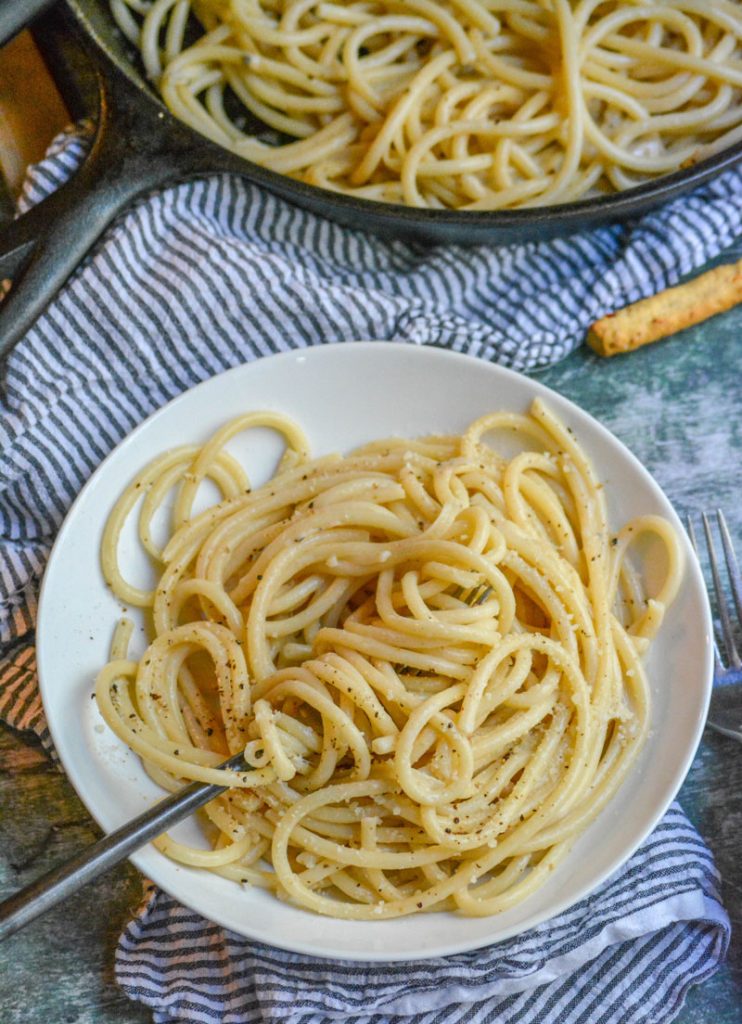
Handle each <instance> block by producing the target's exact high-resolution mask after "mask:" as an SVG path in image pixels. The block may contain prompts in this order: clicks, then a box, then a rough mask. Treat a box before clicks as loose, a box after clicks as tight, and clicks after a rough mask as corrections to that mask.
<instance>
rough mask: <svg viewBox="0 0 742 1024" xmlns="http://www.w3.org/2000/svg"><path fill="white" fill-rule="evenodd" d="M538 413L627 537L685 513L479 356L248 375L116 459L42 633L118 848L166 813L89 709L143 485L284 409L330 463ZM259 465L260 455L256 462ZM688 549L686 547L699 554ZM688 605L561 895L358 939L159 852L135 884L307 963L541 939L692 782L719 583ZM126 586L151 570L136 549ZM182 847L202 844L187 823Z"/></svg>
mask: <svg viewBox="0 0 742 1024" xmlns="http://www.w3.org/2000/svg"><path fill="white" fill-rule="evenodd" d="M536 396H541V397H543V398H544V399H545V400H546V401H547V402H548V403H549V405H550V407H551V408H552V409H553V410H554V411H555V412H556V413H557V414H558V415H559V416H560V417H561V418H562V419H563V421H564V422H565V423H566V424H567V425H568V426H570V427H572V429H573V430H574V431H575V434H576V436H577V438H578V440H579V441H580V442H581V443H582V445H583V446H584V447H585V449H586V450H587V452H588V453H589V455H590V456H591V457H592V458H593V460H594V463H595V465H596V467H597V470H598V473H599V475H600V477H601V479H602V480H603V481H604V482H605V484H606V489H607V492H608V497H609V507H610V511H611V516H612V520H613V523H612V525H614V526H618V525H619V524H620V523H622V522H623V521H625V520H626V519H628V518H630V517H632V516H635V515H637V514H639V513H645V512H654V513H658V514H660V515H664V516H667V517H668V518H669V519H671V520H672V522H673V523H674V524H675V526H676V528H677V530H678V532H679V533H680V535H681V537H685V532H684V531H683V529H682V526H681V524H680V522H679V521H678V519H677V517H676V515H675V513H674V512H673V509H672V507H671V506H670V504H669V502H668V501H667V499H666V498H665V497H664V495H663V494H662V492H661V491H660V489H659V487H658V486H657V484H656V483H655V482H654V481H653V480H652V478H651V477H650V476H649V474H648V473H647V472H646V470H645V469H643V468H642V466H641V465H640V464H639V462H638V461H637V460H636V459H635V458H634V456H633V455H631V454H630V452H628V451H627V449H626V448H624V447H623V445H622V444H620V443H619V442H618V441H617V440H616V439H615V438H614V437H613V436H612V435H611V434H609V433H608V431H607V430H605V429H604V428H603V427H601V426H600V425H599V424H598V423H597V422H596V421H595V420H593V419H592V418H591V417H590V416H588V415H587V413H585V412H582V411H581V410H580V409H578V408H577V407H576V406H575V405H573V404H572V403H571V402H568V401H567V400H566V399H564V398H562V397H561V396H559V395H557V394H556V393H555V392H552V391H550V390H549V389H547V388H545V387H543V386H542V385H540V384H538V383H537V382H535V381H533V380H530V379H529V378H527V377H522V376H520V375H518V374H516V373H512V372H510V371H508V370H504V369H502V368H500V367H497V366H494V365H491V364H488V363H482V362H479V361H477V360H475V359H472V358H470V357H467V356H462V355H457V354H454V353H450V352H444V351H439V350H436V349H419V348H415V347H411V346H406V345H395V344H388V343H384V342H365V343H360V342H359V343H354V344H347V345H330V346H325V347H322V348H315V349H310V350H305V351H302V352H300V353H294V352H291V353H287V354H283V355H279V356H274V357H271V358H268V359H261V360H260V361H259V362H255V363H250V364H248V365H246V366H240V367H237V368H236V369H234V370H231V371H229V372H227V373H224V374H222V375H221V376H219V377H215V378H213V379H212V380H209V381H206V382H205V383H203V384H201V385H199V386H198V387H196V388H194V389H193V390H192V391H189V392H187V393H186V394H184V395H182V396H181V397H180V398H177V399H176V400H175V401H173V402H171V403H170V404H169V405H167V406H165V408H163V409H161V410H160V411H159V412H157V413H156V414H155V415H153V416H152V417H150V419H148V420H147V421H146V422H145V423H143V424H141V426H139V427H138V428H137V429H136V430H135V431H134V432H133V433H132V434H131V435H130V436H129V437H128V438H126V440H125V441H124V442H123V443H122V444H121V445H119V447H118V448H116V450H115V451H114V452H113V453H112V454H111V455H109V457H108V458H107V459H106V460H105V462H104V463H103V465H102V466H100V468H99V469H98V470H97V472H96V473H95V474H94V475H93V477H92V478H91V480H90V481H89V483H88V484H87V486H86V487H85V488H84V490H83V491H82V493H81V494H80V496H79V498H78V499H77V501H76V502H75V504H74V506H73V507H72V509H71V511H70V513H69V515H68V517H67V520H66V522H65V523H64V526H63V527H62V530H61V531H60V534H59V537H58V539H57V542H56V544H55V546H54V550H53V552H52V556H51V559H50V562H49V566H48V568H47V571H46V576H45V578H44V584H43V587H42V595H41V606H40V609H39V628H38V665H39V675H40V681H41V692H42V696H43V701H44V707H45V709H46V714H47V717H48V720H49V726H50V728H51V733H52V736H53V738H54V742H55V744H56V747H57V750H58V751H59V755H60V757H61V758H62V762H63V764H64V767H65V769H66V770H67V774H68V775H69V777H70V779H71V781H72V783H73V785H74V786H75V788H76V790H77V792H78V793H79V795H80V797H81V798H82V800H83V801H84V802H85V804H86V805H87V807H88V809H89V810H90V812H91V814H92V815H93V816H94V817H95V818H96V820H97V821H98V822H99V824H100V825H101V827H102V828H103V829H105V830H106V831H110V830H112V829H114V828H116V827H118V826H120V825H122V824H123V823H124V822H126V821H127V820H128V819H130V818H132V817H133V816H134V815H136V814H138V813H140V812H142V811H143V810H145V809H146V808H147V807H149V806H150V805H151V804H152V802H153V801H154V800H156V799H157V798H158V797H159V796H161V795H162V794H161V791H160V790H159V789H158V788H157V787H156V786H155V785H154V784H153V783H152V782H151V781H150V780H149V779H148V777H147V776H146V774H145V773H144V771H143V770H142V768H141V765H140V763H139V760H138V758H137V757H136V756H134V755H132V754H131V753H130V752H129V751H128V750H126V749H125V748H124V746H123V745H122V744H121V743H120V742H119V741H118V740H117V739H116V738H115V737H114V736H113V735H112V734H111V732H110V731H109V730H108V728H107V727H106V726H105V725H104V724H103V722H102V720H101V718H100V716H99V714H98V711H97V707H96V704H95V701H93V700H91V699H90V695H91V691H92V687H93V681H94V679H95V675H96V673H97V671H98V669H99V667H100V666H101V665H102V664H103V663H104V662H105V661H106V659H107V652H108V645H109V643H110V638H111V631H112V627H113V625H114V622H115V620H116V619H117V617H119V616H120V614H121V608H120V606H119V603H118V602H117V601H116V600H115V599H114V597H113V596H112V595H111V593H110V592H109V591H108V589H107V587H106V586H105V584H104V582H103V578H102V575H101V571H100V568H99V562H98V550H99V544H100V538H101V532H102V529H103V524H104V522H105V519H106V517H107V515H108V512H109V511H110V509H111V507H112V506H113V503H114V501H115V499H116V497H117V496H118V494H119V493H120V491H121V490H122V488H123V487H124V485H125V484H126V483H127V481H128V480H129V479H130V478H131V477H132V476H133V475H134V473H135V472H136V471H137V470H138V469H140V468H141V466H142V465H143V464H144V463H145V462H146V461H147V460H148V459H149V458H151V457H152V456H153V455H154V454H156V453H158V452H161V451H163V450H164V449H166V448H170V447H174V446H177V445H180V444H183V443H186V442H199V441H203V440H204V439H206V438H207V437H208V436H209V434H210V433H211V432H212V431H213V430H215V429H216V428H217V427H218V426H220V425H221V424H222V423H224V422H225V420H227V419H229V418H230V417H232V416H235V415H237V414H238V413H240V412H243V411H245V410H250V409H277V410H280V411H282V412H285V413H288V414H289V415H291V416H292V417H294V418H295V419H296V420H298V421H299V423H301V424H302V425H303V426H304V427H305V429H306V430H307V433H308V435H309V437H310V439H311V441H312V444H313V450H314V452H315V453H316V454H320V453H326V452H330V451H338V450H339V451H347V450H348V449H350V448H352V447H353V446H355V445H358V444H360V443H362V442H364V441H369V440H371V439H373V438H379V437H383V436H385V435H389V434H401V435H404V436H414V435H419V434H425V433H430V432H442V431H459V430H461V429H463V428H464V427H465V426H466V425H467V424H468V423H469V422H470V421H471V420H472V419H473V418H475V417H476V416H479V415H481V414H482V413H485V412H488V411H491V410H494V409H512V410H517V411H525V410H526V409H527V408H528V406H529V404H530V402H531V401H532V399H533V398H535V397H536ZM271 440H272V439H271V438H270V437H269V436H268V435H267V433H266V434H265V435H261V437H260V438H259V442H260V443H259V444H257V448H258V449H259V451H258V452H257V454H256V453H253V456H252V464H253V466H254V467H255V472H254V474H253V481H254V482H260V481H261V475H262V477H263V478H264V477H265V476H266V475H267V473H268V472H270V470H271V469H272V465H273V462H274V459H275V444H271V443H270V442H271ZM253 447H255V445H253ZM684 543H685V544H686V547H687V546H688V545H687V542H686V541H684ZM688 555H689V558H688V564H687V569H686V575H685V579H684V583H683V586H682V589H681V593H680V595H679V597H678V599H677V601H676V602H675V604H674V605H673V606H672V608H671V610H670V612H669V614H668V616H667V618H666V620H665V623H664V625H663V627H662V630H661V633H660V635H659V637H658V639H657V640H656V642H655V644H654V645H653V647H652V650H651V653H650V657H649V659H648V662H647V666H648V670H649V675H650V680H651V689H652V726H651V734H650V737H649V740H648V741H647V743H646V746H645V748H644V750H643V751H642V753H641V755H640V758H639V761H638V763H637V765H636V766H635V767H634V769H633V773H632V775H631V777H630V778H629V780H628V781H627V782H626V783H625V784H624V786H623V788H622V789H621V791H620V792H619V793H618V794H617V795H616V797H615V798H614V800H613V801H612V802H611V804H610V805H609V806H608V807H607V808H606V809H605V811H604V812H603V813H602V814H601V816H600V817H599V818H598V819H597V820H596V821H595V823H594V824H593V825H592V826H591V827H590V828H589V830H588V831H587V832H586V833H585V834H584V835H583V836H582V837H581V838H580V839H579V841H578V842H577V843H576V845H575V847H574V848H573V850H572V852H571V854H570V855H569V857H568V858H567V860H566V861H565V862H564V863H563V864H562V865H561V867H560V868H559V869H558V870H557V871H555V872H554V875H553V877H552V878H551V879H550V880H549V882H548V884H546V885H545V886H543V888H541V889H540V890H539V891H538V892H536V893H535V894H534V895H533V896H531V897H530V898H529V899H527V900H526V901H525V902H523V903H521V904H520V905H519V906H516V907H515V908H513V909H511V910H509V911H507V912H506V913H504V914H500V915H499V916H495V917H489V918H465V917H460V916H457V915H454V914H444V913H439V914H425V915H424V916H419V917H408V918H402V919H399V920H392V921H373V922H355V921H353V922H348V921H337V920H333V919H330V918H325V917H320V916H316V915H313V914H310V913H308V912H306V911H304V910H299V909H296V908H294V907H291V906H289V905H287V904H285V903H282V902H280V901H279V900H277V899H275V897H273V896H271V895H269V894H267V893H265V892H262V891H259V890H247V889H244V888H242V887H240V886H238V885H236V884H235V883H232V882H228V881H227V880H225V879H222V878H220V877H218V876H216V875H212V874H209V873H207V872H201V871H197V870H193V869H189V868H186V867H181V866H178V865H176V864H174V863H173V862H172V861H170V860H168V859H167V858H165V857H164V856H162V855H161V854H160V853H158V852H157V851H156V850H155V849H153V848H152V847H151V846H148V847H146V848H145V849H143V850H141V851H140V852H139V853H137V855H136V856H135V857H132V860H133V862H134V863H135V864H136V866H137V867H138V868H139V869H140V870H141V871H142V872H144V873H145V874H146V875H148V876H149V877H150V878H152V879H153V880H154V881H155V882H156V883H157V884H158V885H160V886H161V887H162V888H163V889H165V890H166V891H167V892H169V893H170V894H171V895H172V896H174V897H175V898H176V899H178V900H180V901H181V902H182V903H184V904H186V905H187V906H189V907H191V908H192V909H193V910H196V911H198V912H199V913H201V914H203V915H204V916H205V917H207V918H210V919H211V920H212V921H217V922H218V923H219V924H222V925H224V926H226V927H228V928H231V929H233V930H234V931H236V932H239V933H241V934H243V935H246V936H249V937H252V938H255V939H259V940H260V941H262V942H266V943H270V944H272V945H275V946H281V947H283V948H286V949H290V950H294V951H297V952H305V953H311V954H315V955H317V956H325V957H337V958H342V959H354V960H405V959H413V958H422V957H432V956H439V955H444V954H448V953H453V952H459V951H462V950H467V949H475V948H478V947H481V946H485V945H487V944H489V943H491V942H496V941H499V940H501V939H504V938H506V937H508V936H511V935H514V934H517V933H518V932H521V931H524V930H526V929H528V928H531V927H533V926H534V925H536V924H538V923H539V922H541V921H543V920H545V919H547V918H549V917H552V916H553V915H554V914H556V913H558V912H559V911H561V910H563V909H565V908H566V907H568V906H570V905H571V904H573V903H575V902H576V901H577V900H579V899H580V898H581V897H583V896H585V895H586V894H588V893H589V892H590V891H591V890H593V889H595V888H596V886H598V885H599V884H600V883H601V882H602V881H603V880H604V879H605V878H606V877H607V876H608V875H610V874H611V873H612V872H614V871H615V870H616V869H617V868H618V867H619V866H620V865H621V864H622V863H623V862H624V861H625V860H626V859H627V858H628V857H629V856H630V855H631V854H632V852H633V851H634V850H635V849H636V848H637V846H639V844H640V843H641V842H642V840H643V839H644V838H645V837H646V836H647V835H648V834H649V832H650V831H651V830H652V828H653V827H654V826H655V825H656V823H657V822H658V821H659V819H660V818H661V817H662V815H663V813H664V811H665V810H666V809H667V807H668V805H669V803H670V801H671V800H672V798H673V797H674V796H675V794H676V792H677V790H678V788H679V787H680V784H681V782H682V781H683V778H684V776H685V774H686V772H687V770H688V768H689V766H690V764H691V761H692V759H693V755H694V753H695V750H696V746H697V744H698V742H699V739H700V735H701V731H702V728H703V722H704V720H705V715H706V709H707V704H708V699H709V694H710V684H711V641H710V637H711V625H710V619H709V613H708V604H707V601H706V596H705V591H704V587H703V580H702V579H701V576H700V573H699V570H698V568H697V565H696V562H695V560H694V559H693V558H692V557H690V550H689V549H688ZM122 558H123V562H124V564H125V565H126V566H127V568H130V569H132V570H133V571H135V572H141V571H142V570H143V563H142V562H141V559H140V556H139V555H138V554H137V548H136V544H135V543H134V540H133V538H131V543H129V541H128V540H125V543H124V547H123V549H122ZM175 834H176V835H177V836H178V838H184V837H185V838H186V839H188V838H191V839H193V838H195V839H196V841H198V836H199V831H198V826H197V825H196V824H195V823H194V822H192V821H191V822H188V823H185V824H184V825H183V826H180V827H179V830H178V831H176V833H175Z"/></svg>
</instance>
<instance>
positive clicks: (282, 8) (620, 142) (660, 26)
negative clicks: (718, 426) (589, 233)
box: [110, 0, 742, 210]
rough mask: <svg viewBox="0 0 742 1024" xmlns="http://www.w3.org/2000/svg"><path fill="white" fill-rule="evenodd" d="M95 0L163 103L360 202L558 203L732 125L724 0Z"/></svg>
mask: <svg viewBox="0 0 742 1024" xmlns="http://www.w3.org/2000/svg"><path fill="white" fill-rule="evenodd" d="M110 2H111V8H112V11H113V14H114V17H115V18H116V21H117V22H118V25H119V26H120V28H121V29H122V31H123V32H124V33H125V34H126V35H127V36H128V38H129V39H130V40H131V42H132V43H133V44H135V45H136V46H137V47H138V49H139V51H140V53H141V59H142V62H143V64H144V68H145V70H146V73H147V75H148V77H149V78H150V79H151V81H152V82H153V84H154V85H155V86H156V87H157V89H158V90H159V91H160V93H161V95H162V97H163V99H164V100H165V102H166V103H167V105H168V107H169V108H170V110H171V111H172V112H173V113H174V114H175V115H176V116H177V117H179V118H181V119H182V120H183V121H185V122H186V123H188V124H189V125H191V126H192V127H193V128H195V129H196V130H197V131H199V132H201V133H202V134H203V135H206V136H208V137H209V138H210V139H213V140H214V141H215V142H217V143H219V144H220V145H222V146H224V147H226V148H227V149H231V150H233V151H234V152H236V153H239V154H240V155H241V156H244V157H246V158H247V159H248V160H252V161H254V162H255V163H257V164H260V165H262V166H264V167H267V168H270V169H272V170H274V171H278V172H280V173H282V174H287V175H291V176H292V177H295V178H298V179H300V180H302V181H305V182H309V183H310V184H313V185H318V186H320V187H322V188H326V189H333V190H337V191H340V192H345V193H349V194H351V195H356V196H362V197H365V198H368V199H375V200H382V201H386V202H391V203H404V204H406V205H409V206H418V207H433V208H462V209H466V210H495V209H505V208H510V207H519V206H542V205H550V204H555V203H565V202H569V201H572V200H577V199H579V198H580V197H582V196H584V195H586V194H588V193H599V192H602V191H613V190H621V189H626V188H629V187H631V186H632V185H634V184H637V183H639V182H641V181H644V180H647V179H650V178H652V177H655V176H657V175H662V174H667V173H669V172H672V171H676V170H678V169H679V168H681V167H683V166H685V165H687V164H690V163H693V162H695V161H697V160H698V159H700V158H702V157H703V156H705V155H708V154H710V153H712V152H714V151H715V150H717V149H721V148H724V147H726V146H729V145H731V144H732V143H733V142H736V141H738V140H740V139H742V102H741V99H740V97H741V95H742V94H741V88H742V47H741V45H740V44H741V42H742V3H740V0H715V2H714V3H707V2H705V0H646V2H644V3H640V2H632V0H611V2H605V0H581V2H578V3H570V2H568V0H357V2H351V3H345V2H343V3H339V2H334V0H154V2H150V0H110ZM194 29H195V31H194ZM257 122H260V123H262V125H263V126H265V127H267V128H268V129H271V130H272V131H273V132H274V133H278V137H277V138H276V139H273V140H265V139H263V138H258V137H256V133H255V126H256V123H257Z"/></svg>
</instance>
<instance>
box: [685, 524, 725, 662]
mask: <svg viewBox="0 0 742 1024" xmlns="http://www.w3.org/2000/svg"><path fill="white" fill-rule="evenodd" d="M685 527H686V529H687V531H688V536H689V537H690V542H691V545H692V546H693V550H694V551H695V553H696V558H697V559H698V562H699V565H700V562H701V558H700V553H699V550H698V541H697V540H696V531H695V530H694V528H693V520H692V519H691V517H690V516H686V517H685ZM702 571H703V570H702ZM713 641H714V676H719V675H721V673H722V672H723V671H724V666H723V665H722V663H721V658H720V656H719V645H718V643H717V642H716V637H715V636H714V638H713Z"/></svg>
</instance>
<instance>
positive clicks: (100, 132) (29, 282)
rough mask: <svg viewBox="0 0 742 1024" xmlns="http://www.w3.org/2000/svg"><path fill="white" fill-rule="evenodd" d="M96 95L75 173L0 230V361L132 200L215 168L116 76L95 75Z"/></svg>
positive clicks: (208, 151) (206, 152)
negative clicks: (90, 135) (3, 287)
mask: <svg viewBox="0 0 742 1024" xmlns="http://www.w3.org/2000/svg"><path fill="white" fill-rule="evenodd" d="M98 89H99V105H98V122H97V130H96V135H95V138H94V140H93V144H92V148H91V150H90V153H89V154H88V156H87V158H86V159H85V161H84V163H83V165H82V167H81V168H80V169H79V170H78V171H77V172H76V174H75V175H74V177H73V178H72V179H70V181H68V182H66V183H65V184H64V185H63V186H62V187H61V188H59V189H58V190H57V191H56V192H54V193H52V194H51V195H50V196H49V197H48V198H46V199H44V200H43V201H42V202H41V203H39V204H38V206H34V207H33V208H32V209H31V210H29V212H28V213H26V214H23V215H22V216H20V217H19V218H18V219H17V220H15V221H13V222H12V223H11V224H8V225H7V226H6V227H5V228H3V229H2V230H0V282H1V281H3V280H11V281H12V282H13V284H12V286H11V288H10V292H9V294H8V295H7V296H6V298H5V300H4V301H3V302H2V303H0V360H1V359H2V358H3V357H4V356H5V355H7V354H8V352H10V350H11V349H12V348H13V346H14V345H15V344H16V343H17V342H18V341H20V339H21V338H22V337H23V336H24V335H25V334H26V333H27V331H28V330H29V328H30V327H31V326H32V325H33V323H34V321H35V320H36V319H37V318H38V317H39V316H40V315H41V313H42V312H43V311H44V310H45V309H46V307H47V306H48V305H49V303H50V302H51V300H52V299H53V298H54V296H55V294H56V293H57V291H58V290H59V289H60V288H61V287H62V285H63V284H64V283H65V281H66V280H67V278H68V277H69V276H70V274H71V273H72V272H73V271H74V270H75V268H76V267H77V266H78V265H79V263H80V261H81V260H82V259H83V257H84V256H85V255H86V253H87V252H88V250H89V249H90V248H91V246H92V245H93V244H94V243H95V242H96V241H97V239H98V238H99V237H100V236H101V234H102V233H103V231H104V230H105V229H106V227H107V226H108V225H109V224H110V223H111V221H112V220H113V219H114V218H115V216H116V215H117V214H118V213H119V212H120V211H121V210H122V209H124V207H126V206H127V205H128V204H129V203H130V202H131V201H132V200H133V199H135V198H136V197H137V196H139V195H141V194H142V193H144V192H148V191H149V190H150V189H154V188H157V187H158V186H162V185H165V184H169V183H172V182H174V181H179V180H180V181H182V180H183V179H184V178H189V177H195V176H198V175H203V174H207V173H209V172H211V171H212V170H216V169H217V168H218V166H219V164H218V160H217V159H215V158H214V157H212V149H213V148H214V147H211V146H209V145H206V146H203V147H199V146H194V144H193V136H192V134H190V133H189V132H187V131H186V130H184V129H183V127H182V126H181V125H180V124H179V123H178V122H177V121H175V119H174V118H172V117H171V115H170V114H168V113H167V112H165V111H164V110H162V109H159V110H158V108H157V107H156V106H155V105H154V104H152V105H150V104H143V103H142V102H141V97H139V96H138V95H137V94H136V92H135V91H134V90H133V89H132V86H131V85H130V83H129V82H127V81H126V80H125V79H124V77H123V76H122V75H120V74H117V72H116V69H114V68H107V69H106V73H105V74H104V73H103V71H102V70H101V68H100V67H99V68H98ZM145 140H146V141H145ZM222 162H223V161H222Z"/></svg>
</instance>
